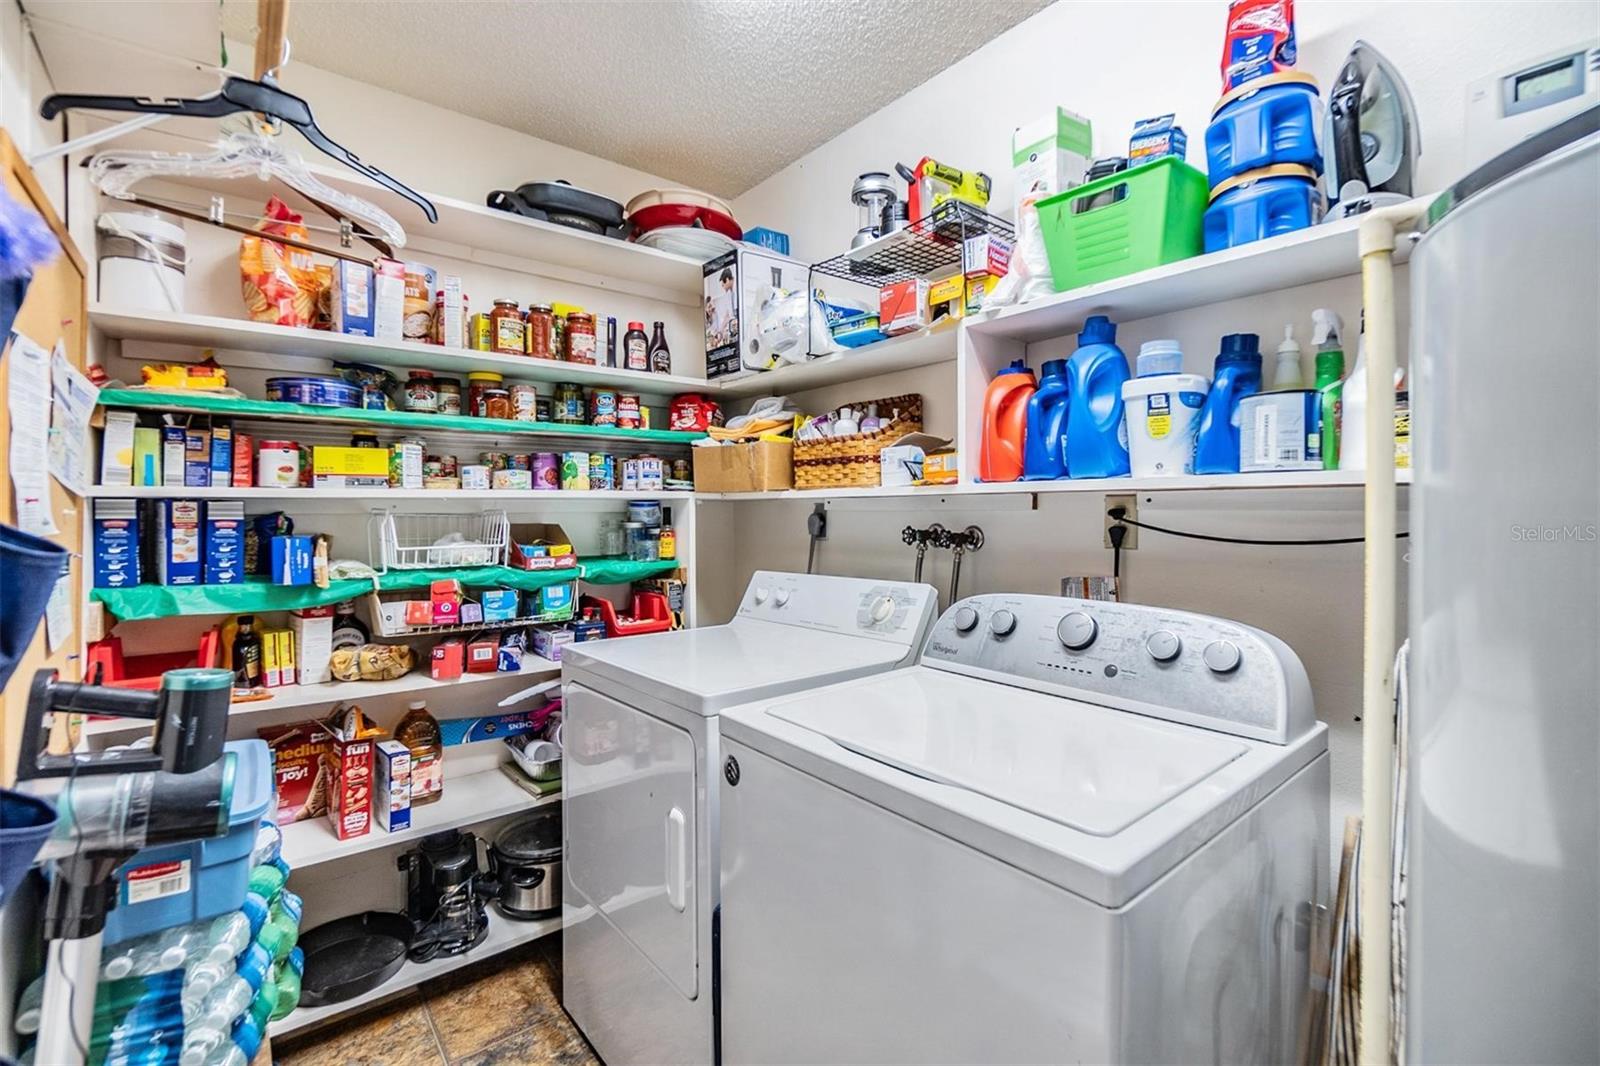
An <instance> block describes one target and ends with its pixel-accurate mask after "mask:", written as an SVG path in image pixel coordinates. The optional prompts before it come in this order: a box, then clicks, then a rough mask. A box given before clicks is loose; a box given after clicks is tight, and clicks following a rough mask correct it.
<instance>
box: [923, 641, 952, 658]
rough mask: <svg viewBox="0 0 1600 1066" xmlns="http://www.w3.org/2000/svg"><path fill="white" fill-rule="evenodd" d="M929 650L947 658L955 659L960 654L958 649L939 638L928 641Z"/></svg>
mask: <svg viewBox="0 0 1600 1066" xmlns="http://www.w3.org/2000/svg"><path fill="white" fill-rule="evenodd" d="M928 651H930V652H932V653H933V654H934V655H942V656H944V657H945V658H947V659H953V658H955V657H956V656H957V655H958V654H960V653H959V651H958V650H957V649H955V648H952V647H951V646H950V645H948V644H942V643H940V642H939V641H937V640H933V641H929V642H928Z"/></svg>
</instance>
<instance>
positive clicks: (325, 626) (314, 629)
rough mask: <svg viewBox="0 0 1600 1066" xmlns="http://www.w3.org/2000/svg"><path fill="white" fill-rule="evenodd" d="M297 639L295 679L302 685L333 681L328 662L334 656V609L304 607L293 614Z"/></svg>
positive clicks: (292, 631) (294, 631) (293, 629)
mask: <svg viewBox="0 0 1600 1066" xmlns="http://www.w3.org/2000/svg"><path fill="white" fill-rule="evenodd" d="M289 629H290V632H291V633H292V634H293V637H294V650H295V660H296V662H295V677H296V679H297V680H298V681H299V682H300V684H302V685H322V684H326V683H327V682H329V681H332V680H333V671H332V670H331V669H330V668H329V667H328V660H329V659H331V658H332V657H333V608H332V607H302V608H301V609H300V610H298V611H295V612H293V613H292V614H290V615H289Z"/></svg>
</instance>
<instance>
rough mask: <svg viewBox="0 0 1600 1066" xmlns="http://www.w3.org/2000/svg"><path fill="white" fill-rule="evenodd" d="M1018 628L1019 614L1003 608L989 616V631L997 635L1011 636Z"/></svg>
mask: <svg viewBox="0 0 1600 1066" xmlns="http://www.w3.org/2000/svg"><path fill="white" fill-rule="evenodd" d="M1016 629H1017V616H1016V615H1015V614H1013V613H1012V612H1010V611H1007V610H1005V609H1003V608H1002V609H1001V610H998V611H996V612H995V613H994V614H992V615H990V616H989V632H991V633H993V634H994V635H995V636H997V637H1009V636H1010V635H1011V634H1012V633H1014V632H1016Z"/></svg>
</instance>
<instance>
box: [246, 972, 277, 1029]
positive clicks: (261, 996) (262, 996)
mask: <svg viewBox="0 0 1600 1066" xmlns="http://www.w3.org/2000/svg"><path fill="white" fill-rule="evenodd" d="M277 1007H278V982H277V981H276V980H275V979H274V978H273V976H272V974H270V973H269V974H267V979H266V980H265V981H262V982H261V988H260V989H259V990H258V991H257V992H256V998H255V999H253V1000H251V1001H250V1012H249V1013H248V1014H246V1015H245V1017H246V1018H249V1019H250V1020H251V1021H253V1022H255V1023H256V1024H257V1025H261V1026H265V1025H266V1024H267V1019H269V1018H271V1017H272V1012H273V1011H274V1010H276V1009H277Z"/></svg>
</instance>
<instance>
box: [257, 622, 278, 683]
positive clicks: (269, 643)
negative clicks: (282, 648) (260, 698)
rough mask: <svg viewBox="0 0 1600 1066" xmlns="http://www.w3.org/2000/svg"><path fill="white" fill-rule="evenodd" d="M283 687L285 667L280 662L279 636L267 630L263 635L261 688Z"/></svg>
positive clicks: (273, 631)
mask: <svg viewBox="0 0 1600 1066" xmlns="http://www.w3.org/2000/svg"><path fill="white" fill-rule="evenodd" d="M282 685H283V666H282V664H281V663H279V661H278V634H277V632H276V631H275V630H271V629H269V630H267V631H266V632H264V633H262V634H261V687H262V688H280V687H282Z"/></svg>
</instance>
